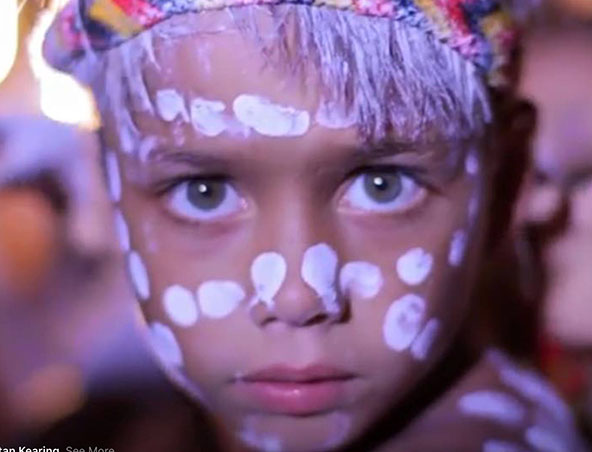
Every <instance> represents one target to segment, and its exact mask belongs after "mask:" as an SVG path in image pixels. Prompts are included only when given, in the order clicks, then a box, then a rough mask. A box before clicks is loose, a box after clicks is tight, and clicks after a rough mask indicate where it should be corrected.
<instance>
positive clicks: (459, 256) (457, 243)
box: [448, 231, 467, 267]
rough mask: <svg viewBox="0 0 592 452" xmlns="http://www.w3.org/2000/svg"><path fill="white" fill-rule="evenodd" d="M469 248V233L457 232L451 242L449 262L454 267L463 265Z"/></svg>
mask: <svg viewBox="0 0 592 452" xmlns="http://www.w3.org/2000/svg"><path fill="white" fill-rule="evenodd" d="M466 247H467V233H466V232H465V231H456V232H455V233H454V235H453V236H452V241H451V242H450V252H449V253H448V262H449V263H450V265H452V266H453V267H458V266H460V264H462V261H463V259H464V257H465V250H466Z"/></svg>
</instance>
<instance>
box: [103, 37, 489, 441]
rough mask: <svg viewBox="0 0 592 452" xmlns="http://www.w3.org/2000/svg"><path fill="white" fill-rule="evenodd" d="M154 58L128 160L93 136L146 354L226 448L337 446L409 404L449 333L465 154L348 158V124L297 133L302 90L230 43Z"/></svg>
mask: <svg viewBox="0 0 592 452" xmlns="http://www.w3.org/2000/svg"><path fill="white" fill-rule="evenodd" d="M198 48H199V49H207V54H208V55H209V58H206V59H200V57H199V56H198V53H199V52H198V50H197V49H198ZM155 50H156V60H157V62H158V63H159V65H160V69H156V68H155V67H154V66H151V67H149V68H147V69H146V80H147V86H148V91H149V94H150V97H151V99H153V104H154V105H155V114H154V115H152V114H148V113H146V114H136V115H135V116H134V120H135V122H136V124H137V126H138V129H139V130H140V132H141V135H142V138H143V142H142V144H141V145H140V146H139V151H140V152H139V157H132V156H131V155H130V154H127V153H125V152H123V151H122V150H121V146H120V143H119V139H118V138H117V137H118V132H117V127H116V125H115V124H114V120H113V117H112V116H111V115H110V114H109V112H106V114H105V115H104V120H105V134H106V136H105V138H106V142H107V147H108V148H110V149H114V150H117V151H116V156H117V160H118V162H119V163H118V164H115V162H114V161H113V160H112V159H111V158H110V157H109V156H110V155H111V154H109V153H108V154H107V155H108V157H107V162H108V164H107V168H108V169H110V173H111V174H110V177H111V181H110V182H111V185H112V187H111V188H112V192H114V196H115V198H116V199H117V198H118V196H117V195H118V191H119V190H118V184H117V180H116V177H117V176H116V173H115V171H117V170H118V168H119V170H120V173H121V179H122V197H121V203H120V206H121V211H122V212H123V216H124V218H125V220H123V219H122V218H121V217H119V220H118V221H119V226H120V231H121V232H122V238H123V241H124V246H125V247H126V248H127V247H128V244H126V243H125V242H126V241H127V240H126V236H125V230H124V229H125V228H124V227H123V221H125V222H126V223H127V225H128V226H129V232H130V235H131V250H133V251H132V253H131V254H130V253H128V264H129V267H130V273H131V276H132V280H133V281H134V283H135V285H136V290H137V292H138V295H139V298H140V299H141V304H140V306H141V308H142V311H143V314H144V316H145V318H146V321H147V323H148V326H149V331H150V333H151V335H152V338H153V343H154V345H155V347H156V348H157V351H158V353H159V354H160V357H161V358H162V359H163V360H164V363H165V366H166V367H167V368H168V369H169V371H170V374H171V376H172V377H173V379H175V380H176V381H178V382H182V384H183V385H185V386H186V387H189V388H190V389H192V390H193V391H194V392H195V393H196V394H199V397H202V398H203V400H204V402H205V404H206V405H207V406H208V407H209V408H210V409H211V410H212V411H213V412H214V413H215V414H217V415H218V417H219V418H220V419H221V420H223V421H224V423H225V425H226V426H227V427H228V428H229V429H231V431H233V432H235V433H236V434H237V436H239V437H241V438H242V440H243V442H246V443H249V444H253V445H255V446H256V447H258V448H261V449H264V450H280V449H281V450H313V449H315V448H318V447H321V446H322V448H328V447H330V446H331V445H333V444H342V443H344V442H348V441H351V440H352V439H353V438H354V437H356V436H358V435H360V434H362V433H363V432H364V431H366V430H368V428H369V426H370V425H371V424H372V423H373V422H375V421H376V419H377V418H378V417H379V416H380V415H381V414H384V412H385V410H387V409H389V408H391V407H392V406H393V405H394V404H395V403H396V402H397V401H398V400H400V399H402V398H403V397H404V396H407V395H408V394H409V393H410V391H412V390H416V389H419V390H421V388H416V387H415V385H416V384H417V382H418V380H419V379H420V377H421V376H422V375H423V374H425V372H426V371H428V370H429V369H430V368H431V367H433V365H434V363H435V361H436V360H437V359H438V358H439V357H441V356H442V352H443V351H444V349H445V347H446V346H447V345H448V344H449V343H450V341H451V337H452V335H453V334H454V333H455V332H456V330H457V327H458V324H459V322H460V318H461V316H462V315H463V313H464V311H465V305H466V296H465V295H466V290H467V288H468V285H469V281H470V279H471V277H469V276H468V274H469V273H472V272H471V271H470V270H469V268H470V267H471V266H472V264H471V262H473V263H474V262H475V259H477V258H478V255H479V251H476V250H478V244H477V242H478V241H479V239H478V238H477V237H476V236H475V235H474V234H473V233H472V230H473V228H472V227H471V226H472V225H473V224H474V223H475V221H476V220H477V217H478V211H479V209H478V202H479V201H478V199H479V196H478V195H479V193H478V192H477V188H478V186H479V182H480V181H482V176H481V174H480V168H479V164H478V161H477V160H475V157H476V156H477V155H478V154H473V153H471V152H468V151H466V152H465V150H461V147H460V144H458V143H457V144H450V143H441V142H440V143H434V144H429V145H405V146H403V145H395V144H393V145H390V146H387V147H383V148H381V149H380V150H379V149H378V148H376V149H372V148H371V147H370V149H366V150H362V149H361V146H360V141H359V140H358V138H357V134H356V129H355V127H351V126H348V127H342V128H329V127H325V126H322V125H320V124H319V122H318V121H316V120H315V115H316V113H317V110H318V106H319V103H320V98H319V95H318V93H317V90H316V89H314V88H313V87H314V86H316V82H315V81H314V79H313V77H311V79H310V80H308V81H307V83H305V84H303V85H300V84H299V83H298V82H295V81H291V80H289V79H287V78H286V77H285V76H283V75H282V74H280V73H278V72H276V71H274V70H273V69H272V68H271V67H266V68H264V69H262V66H263V65H264V59H263V57H262V56H261V54H260V52H259V51H258V50H257V49H256V47H255V46H254V45H252V44H251V43H249V42H248V41H247V40H245V38H244V37H243V36H241V34H240V33H238V32H232V31H230V32H225V33H219V34H214V35H209V36H200V37H196V36H191V37H185V38H182V39H178V40H175V41H174V45H173V44H172V43H171V42H168V43H160V44H158V45H156V49H155ZM204 52H206V51H204ZM202 53H203V52H202ZM312 69H314V68H311V74H314V71H313V70H312ZM249 96H251V97H249ZM253 96H254V97H253ZM200 99H201V100H200ZM204 99H205V100H207V101H210V102H215V103H206V102H203V100H204ZM159 100H160V107H161V108H160V109H159V108H157V104H158V103H159V102H158V101H159ZM179 100H182V102H183V103H184V106H183V107H182V108H181V110H178V107H179V103H178V102H179ZM261 100H264V102H260V101H261ZM266 102H268V103H266ZM165 104H166V105H165ZM192 105H193V108H191V106H192ZM233 105H234V110H233ZM278 106H284V107H288V108H289V109H283V110H282V109H280V108H279V107H278ZM177 112H179V115H178V116H176V113H177ZM175 117H176V118H175ZM173 118H175V119H173ZM309 120H310V121H309ZM320 122H322V121H320ZM323 123H324V122H323ZM341 125H342V126H345V125H347V124H345V123H343V124H341ZM197 130H200V131H197ZM207 134H209V135H213V136H210V137H208V136H206V135H207ZM272 135H274V136H272ZM463 146H465V147H466V148H467V149H469V148H470V145H468V144H465V145H463ZM467 156H469V157H468V158H466V157H467ZM111 157H112V156H111ZM481 195H482V194H481ZM465 251H470V252H468V253H465ZM130 256H131V257H130ZM142 298H143V300H142ZM181 362H182V365H181Z"/></svg>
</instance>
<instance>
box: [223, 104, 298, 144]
mask: <svg viewBox="0 0 592 452" xmlns="http://www.w3.org/2000/svg"><path fill="white" fill-rule="evenodd" d="M232 109H233V111H234V115H235V116H236V118H237V119H238V120H239V121H240V122H241V123H242V124H244V125H246V126H248V127H251V128H252V129H254V130H255V131H256V132H258V133H259V134H261V135H265V136H269V137H296V136H302V135H304V134H305V133H306V132H308V130H309V128H310V115H309V114H308V112H306V111H299V110H296V109H294V108H292V107H285V106H282V105H277V104H274V103H272V102H271V101H269V100H268V99H264V98H262V97H259V96H254V95H250V94H242V95H240V96H238V97H237V98H236V99H235V100H234V102H233V104H232Z"/></svg>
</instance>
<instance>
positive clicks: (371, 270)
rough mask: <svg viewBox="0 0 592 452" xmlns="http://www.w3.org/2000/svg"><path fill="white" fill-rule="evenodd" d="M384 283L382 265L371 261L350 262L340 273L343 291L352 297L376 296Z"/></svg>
mask: <svg viewBox="0 0 592 452" xmlns="http://www.w3.org/2000/svg"><path fill="white" fill-rule="evenodd" d="M382 284H383V278H382V272H381V271H380V267H378V266H376V265H374V264H371V263H369V262H349V263H347V264H345V265H344V266H343V268H342V269H341V272H340V274H339V286H340V288H341V293H343V294H346V295H348V296H350V297H360V298H374V297H375V296H376V295H378V292H380V289H381V288H382Z"/></svg>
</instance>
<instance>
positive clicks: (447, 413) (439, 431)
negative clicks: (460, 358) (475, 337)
mask: <svg viewBox="0 0 592 452" xmlns="http://www.w3.org/2000/svg"><path fill="white" fill-rule="evenodd" d="M397 446H398V447H401V449H400V450H401V451H402V450H405V451H407V452H424V451H425V452H427V451H429V452H438V451H452V450H454V451H455V452H465V451H466V452H469V451H470V452H528V451H540V452H585V451H586V450H587V449H586V448H585V446H584V445H583V442H582V441H581V440H580V438H579V435H578V433H577V429H576V427H575V422H574V420H573V418H572V415H571V413H570V410H569V408H568V407H567V405H566V404H565V403H564V402H563V401H562V399H561V398H560V397H559V396H558V394H557V393H556V392H555V390H554V389H553V388H552V387H551V385H550V384H549V383H547V382H546V381H545V379H544V378H543V377H542V376H540V375H539V374H538V373H537V372H536V371H534V370H533V369H529V368H526V367H522V366H520V365H518V364H517V363H516V362H514V361H513V360H512V359H510V358H509V357H508V356H506V355H505V354H503V353H502V352H500V351H498V350H490V351H488V352H487V353H485V355H484V356H483V359H482V360H481V361H480V362H479V363H478V364H477V365H475V366H474V367H473V368H472V369H471V370H470V372H468V373H467V374H466V375H465V377H464V378H462V379H461V380H460V381H459V382H458V383H457V384H456V385H455V386H454V387H453V388H451V389H450V390H449V391H448V392H447V393H446V394H445V395H444V397H442V398H441V399H440V400H438V401H437V403H436V404H435V405H434V406H432V407H431V408H430V409H429V410H428V411H427V412H426V413H425V414H424V415H423V416H422V417H421V418H420V419H419V420H418V421H417V422H415V423H414V424H413V425H411V426H410V428H409V429H408V431H406V432H404V433H403V435H402V438H401V443H400V446H399V444H398V445H397ZM398 447H397V448H396V449H394V450H395V451H397V452H398V451H399V448H398Z"/></svg>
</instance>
